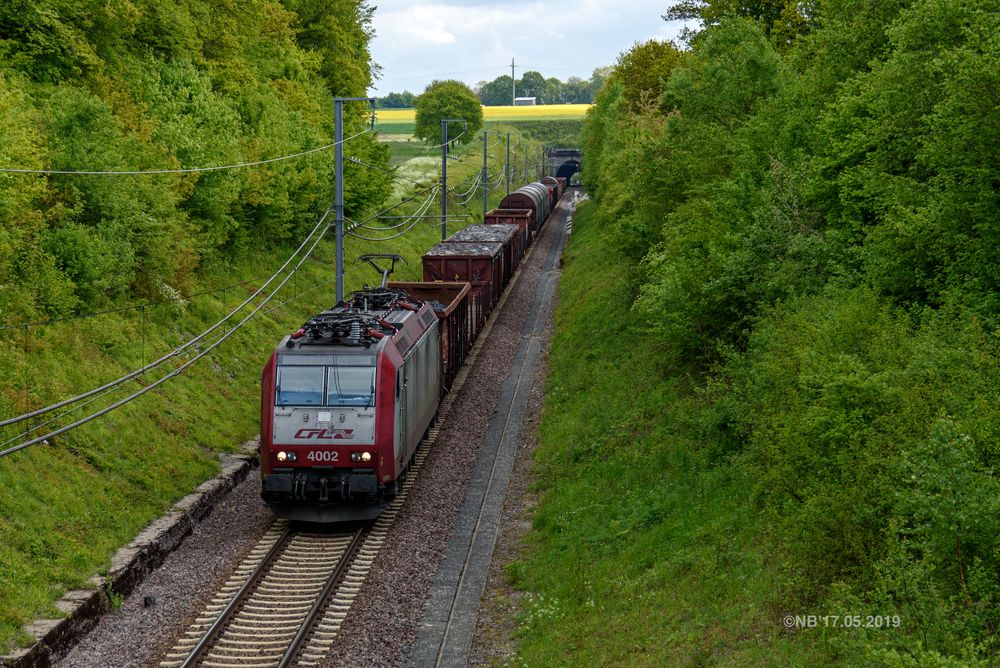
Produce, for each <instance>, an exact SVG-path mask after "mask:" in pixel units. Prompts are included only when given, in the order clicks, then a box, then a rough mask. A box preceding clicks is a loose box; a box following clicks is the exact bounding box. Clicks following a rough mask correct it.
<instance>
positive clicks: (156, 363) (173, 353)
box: [0, 208, 332, 427]
mask: <svg viewBox="0 0 1000 668" xmlns="http://www.w3.org/2000/svg"><path fill="white" fill-rule="evenodd" d="M331 211H332V208H328V209H327V210H326V211H325V212H323V215H322V216H321V217H320V220H319V222H318V223H316V226H315V227H313V229H312V230H311V231H310V232H309V234H308V235H307V236H306V238H305V240H303V242H302V244H300V245H299V247H298V248H297V249H295V251H294V252H293V253H292V254H291V255H290V256H289V257H288V259H287V260H285V263H284V264H282V265H281V267H280V268H279V269H278V270H277V271H276V272H274V273H273V274H272V275H271V277H270V278H269V279H268V280H267V281H266V282H265V283H264V284H263V285H261V286H260V287H259V288H257V290H256V291H255V292H254V293H253V294H251V295H250V296H249V297H247V299H246V300H244V301H243V303H241V304H240V305H239V306H237V307H236V308H234V309H233V310H232V311H230V312H229V313H228V314H227V315H225V316H224V317H223V318H222V319H221V320H219V321H218V322H216V323H215V324H214V325H212V326H211V327H209V328H208V329H206V330H205V331H203V332H202V333H201V334H198V335H197V336H195V337H194V338H192V339H190V340H189V341H187V342H186V343H184V344H182V345H180V346H178V347H177V348H175V349H174V350H172V351H171V352H169V353H167V354H166V355H164V356H162V357H160V358H159V359H157V360H154V361H152V362H150V363H149V364H147V365H146V366H144V367H142V368H141V369H136V370H135V371H132V372H131V373H128V374H125V375H124V376H121V377H120V378H118V379H116V380H113V381H111V382H109V383H105V384H104V385H102V386H100V387H96V388H94V389H92V390H88V391H87V392H84V393H83V394H79V395H77V396H75V397H71V398H69V399H65V400H63V401H60V402H57V403H54V404H51V405H49V406H46V407H45V408H39V409H37V410H34V411H30V412H28V413H24V414H23V415H19V416H16V417H13V418H8V419H6V420H3V421H0V427H6V426H8V425H11V424H16V423H18V422H23V421H24V420H29V419H32V418H35V417H38V416H40V415H44V414H46V413H49V412H51V411H54V410H58V409H60V408H63V407H65V406H68V405H70V404H74V403H76V402H78V401H82V400H83V399H86V398H88V397H90V396H93V395H95V394H98V393H100V392H102V391H104V390H105V389H108V388H110V387H114V386H117V385H121V384H122V383H126V382H128V381H130V380H132V379H134V378H137V377H138V376H141V375H143V374H145V373H146V372H148V371H151V370H153V369H155V368H157V367H159V366H161V365H162V364H164V363H166V362H167V361H169V360H170V359H173V358H174V357H177V356H178V355H180V354H181V353H182V352H183V351H184V350H187V349H188V348H190V347H191V346H192V345H194V344H196V343H197V342H198V341H200V340H202V339H203V338H205V337H206V336H207V335H208V334H210V333H211V332H213V331H215V330H216V329H218V328H219V327H221V326H222V325H223V324H225V323H226V322H227V321H229V320H230V319H231V318H232V317H233V316H234V315H236V314H237V313H238V312H239V311H241V310H242V309H243V308H244V307H245V306H246V305H247V304H249V303H250V302H251V301H253V299H255V298H256V297H257V296H258V295H260V294H261V293H262V292H263V291H264V289H265V288H267V287H268V286H269V285H270V284H271V283H272V282H274V280H275V279H276V278H277V277H278V276H279V275H280V274H281V273H282V272H283V271H284V270H285V269H286V268H287V267H288V265H289V264H291V262H292V260H294V259H295V256H296V255H298V254H299V253H300V252H301V251H302V249H303V248H305V246H306V244H308V243H309V239H311V238H312V237H313V236H314V235H315V234H316V231H317V230H319V229H320V227H321V226H322V225H323V223H324V221H325V220H326V218H327V217H328V216H329V215H330V213H331Z"/></svg>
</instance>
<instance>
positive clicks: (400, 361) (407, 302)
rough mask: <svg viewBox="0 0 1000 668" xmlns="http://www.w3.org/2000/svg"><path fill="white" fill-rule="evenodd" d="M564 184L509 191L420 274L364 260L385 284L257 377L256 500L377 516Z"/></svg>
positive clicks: (305, 335) (308, 517)
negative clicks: (404, 274)
mask: <svg viewBox="0 0 1000 668" xmlns="http://www.w3.org/2000/svg"><path fill="white" fill-rule="evenodd" d="M565 189H566V182H565V179H563V180H557V179H555V178H552V177H546V178H544V179H543V180H542V181H539V182H535V183H529V184H527V185H525V186H523V187H522V188H519V189H518V190H517V191H515V192H512V193H511V194H510V195H508V196H507V197H506V198H504V200H503V201H501V203H500V207H499V208H497V209H494V210H492V211H490V212H488V213H487V215H486V219H485V221H484V224H483V225H470V226H469V227H466V228H465V229H463V230H461V231H460V232H458V233H456V234H454V235H452V236H451V237H449V238H448V239H447V240H446V241H444V242H442V243H440V244H438V245H437V246H435V247H434V248H432V249H430V250H429V251H428V252H427V253H426V254H425V255H424V256H423V279H424V280H423V282H413V283H393V282H389V281H388V277H389V274H390V273H391V272H392V269H393V268H394V266H395V262H396V261H397V260H399V259H401V258H399V257H398V256H385V255H383V256H365V257H364V258H362V259H364V260H366V261H368V262H369V263H370V264H372V265H373V266H374V267H375V268H376V269H377V270H379V271H380V272H381V273H382V283H381V285H380V286H379V287H377V288H366V289H364V290H360V291H357V292H354V293H353V294H352V295H351V296H350V298H347V299H345V300H343V301H341V302H340V303H338V304H337V305H336V306H334V307H333V308H331V309H329V310H327V311H323V312H322V313H319V314H317V315H316V316H314V317H312V318H310V319H309V320H308V321H307V322H306V323H305V324H303V325H302V327H301V328H299V329H298V330H297V331H295V332H293V333H291V334H289V335H288V336H286V337H284V339H283V340H282V341H281V342H280V343H279V345H278V347H277V348H276V349H275V351H274V353H273V354H272V355H271V358H270V359H269V360H268V362H267V364H266V365H265V366H264V369H263V372H262V376H261V388H262V391H261V415H260V435H261V438H260V473H261V496H262V498H263V500H264V502H265V503H266V504H267V505H268V506H269V507H270V508H271V509H272V511H273V512H274V514H275V515H277V516H278V517H283V518H287V519H291V520H297V521H305V522H320V523H331V522H346V521H357V520H370V519H373V518H375V517H377V516H378V515H379V513H381V511H382V510H383V508H384V507H385V506H386V505H387V504H388V503H389V502H391V500H392V498H393V496H394V495H395V494H396V493H397V492H398V491H399V489H400V485H401V482H402V480H403V478H404V477H405V475H406V473H407V471H408V470H409V469H410V467H411V466H412V464H413V459H414V453H415V452H416V449H417V446H418V444H419V443H420V441H421V439H422V438H423V436H424V434H425V432H426V431H427V429H428V428H429V427H430V425H431V423H432V422H433V420H434V417H435V415H436V413H437V409H438V406H439V404H440V401H441V398H442V397H443V396H444V393H445V392H447V391H448V389H449V388H450V387H451V384H452V382H453V380H454V378H455V375H456V374H457V372H458V369H459V368H460V367H461V365H462V362H463V361H464V360H465V357H466V355H467V354H468V352H469V350H470V348H471V347H472V343H473V341H474V340H475V338H476V336H477V335H478V334H479V332H480V331H481V330H482V328H483V326H484V325H485V323H486V320H487V318H488V317H489V314H490V312H491V311H492V310H493V308H494V307H495V306H496V304H497V302H498V301H499V297H500V294H501V291H502V290H503V288H505V287H506V285H507V283H508V282H509V281H510V279H511V276H512V275H513V273H514V270H515V268H516V267H517V263H518V262H520V260H521V258H522V257H523V256H524V254H525V253H526V251H527V249H528V247H529V246H530V244H531V243H533V241H534V240H535V238H536V237H537V235H538V233H539V232H540V230H541V227H542V226H543V225H544V223H545V221H546V220H547V219H548V217H549V215H550V213H551V212H552V211H553V210H554V208H555V206H556V203H557V202H558V200H559V198H560V197H561V196H562V194H563V192H564V191H565ZM386 262H391V263H392V264H391V265H390V266H388V267H386V266H385V264H386Z"/></svg>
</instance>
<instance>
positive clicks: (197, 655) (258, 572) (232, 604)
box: [180, 529, 292, 668]
mask: <svg viewBox="0 0 1000 668" xmlns="http://www.w3.org/2000/svg"><path fill="white" fill-rule="evenodd" d="M291 538H292V530H291V529H285V532H284V533H283V534H281V535H280V536H278V539H277V540H276V541H274V545H272V546H271V549H270V550H268V551H267V554H266V555H264V558H263V559H261V561H260V564H258V565H257V568H255V569H254V571H253V573H251V574H250V577H249V578H247V581H246V582H244V583H243V586H242V587H240V588H239V590H238V591H237V592H236V593H235V594H233V598H232V600H230V601H229V604H228V605H227V606H226V607H225V608H223V609H222V612H220V613H219V616H218V617H216V618H215V621H214V622H212V625H211V626H209V627H208V630H207V631H205V635H204V636H203V637H202V639H201V640H199V641H198V644H197V645H195V646H194V649H192V650H191V653H190V654H188V657H187V658H186V659H184V662H183V663H181V665H180V668H193V666H195V665H197V664H198V662H199V661H201V660H202V659H203V658H205V654H207V653H208V650H209V649H210V648H211V647H212V645H213V644H214V643H215V641H216V640H218V637H219V635H220V634H221V633H222V631H223V630H224V629H225V627H226V624H228V623H229V622H230V621H231V619H232V617H233V614H234V613H235V612H236V611H237V610H238V609H239V607H240V606H241V605H243V603H244V602H245V601H246V598H247V596H248V595H249V594H250V592H251V591H253V590H254V588H255V587H256V586H257V585H258V584H260V582H261V580H263V579H264V577H265V576H266V575H267V574H268V572H269V571H270V570H271V566H273V565H274V562H275V561H277V560H278V557H279V555H281V553H282V552H283V551H284V550H285V548H286V547H288V543H289V541H290V540H291Z"/></svg>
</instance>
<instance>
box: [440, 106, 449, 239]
mask: <svg viewBox="0 0 1000 668" xmlns="http://www.w3.org/2000/svg"><path fill="white" fill-rule="evenodd" d="M447 238H448V121H446V120H444V119H442V120H441V241H444V240H445V239H447Z"/></svg>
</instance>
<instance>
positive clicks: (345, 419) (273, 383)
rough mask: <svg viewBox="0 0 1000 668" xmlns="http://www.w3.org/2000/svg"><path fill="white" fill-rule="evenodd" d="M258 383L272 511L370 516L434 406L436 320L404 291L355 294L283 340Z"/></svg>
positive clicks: (300, 516) (395, 480)
mask: <svg viewBox="0 0 1000 668" xmlns="http://www.w3.org/2000/svg"><path fill="white" fill-rule="evenodd" d="M383 285H384V282H383ZM261 385H262V389H263V392H262V399H261V462H260V467H261V477H262V485H263V488H262V492H261V493H262V496H263V498H264V501H265V502H266V503H267V504H268V505H269V506H270V507H271V508H272V509H273V511H274V513H275V514H276V515H278V516H279V517H286V518H288V519H293V520H302V521H308V522H336V521H345V520H356V519H371V518H374V517H376V516H377V515H378V514H379V512H381V509H382V506H383V504H384V502H385V500H386V499H387V497H390V496H391V495H392V494H394V493H395V491H396V489H397V485H398V484H399V482H400V480H401V478H402V476H403V475H404V474H405V473H406V470H407V468H408V467H409V465H410V463H411V460H412V457H413V453H414V451H415V450H416V448H417V444H418V443H419V442H420V439H421V438H422V437H423V435H424V432H426V431H427V428H428V426H429V425H430V423H431V420H432V419H433V418H434V414H435V413H436V411H437V407H438V401H439V398H440V394H441V387H442V385H441V343H440V331H439V325H438V318H437V316H436V315H435V313H434V310H433V309H432V307H431V305H430V304H428V303H426V302H420V301H417V300H415V299H413V298H411V297H410V296H409V295H408V294H407V293H406V292H405V291H403V290H398V289H393V288H388V287H380V288H375V289H366V290H362V291H360V292H356V293H354V295H353V297H352V298H351V299H350V300H349V301H346V302H342V303H341V304H338V305H337V306H336V307H335V308H332V309H330V310H328V311H324V312H322V313H320V314H319V315H317V316H315V317H313V318H312V319H310V320H309V321H308V322H307V323H305V325H303V326H302V328H301V329H299V330H298V331H297V332H295V333H294V334H292V335H290V336H287V337H285V339H284V340H283V341H282V342H281V344H280V345H279V346H278V349H277V350H275V352H274V354H273V355H272V356H271V359H270V360H269V361H268V363H267V365H266V366H265V367H264V372H263V376H262V382H261Z"/></svg>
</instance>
